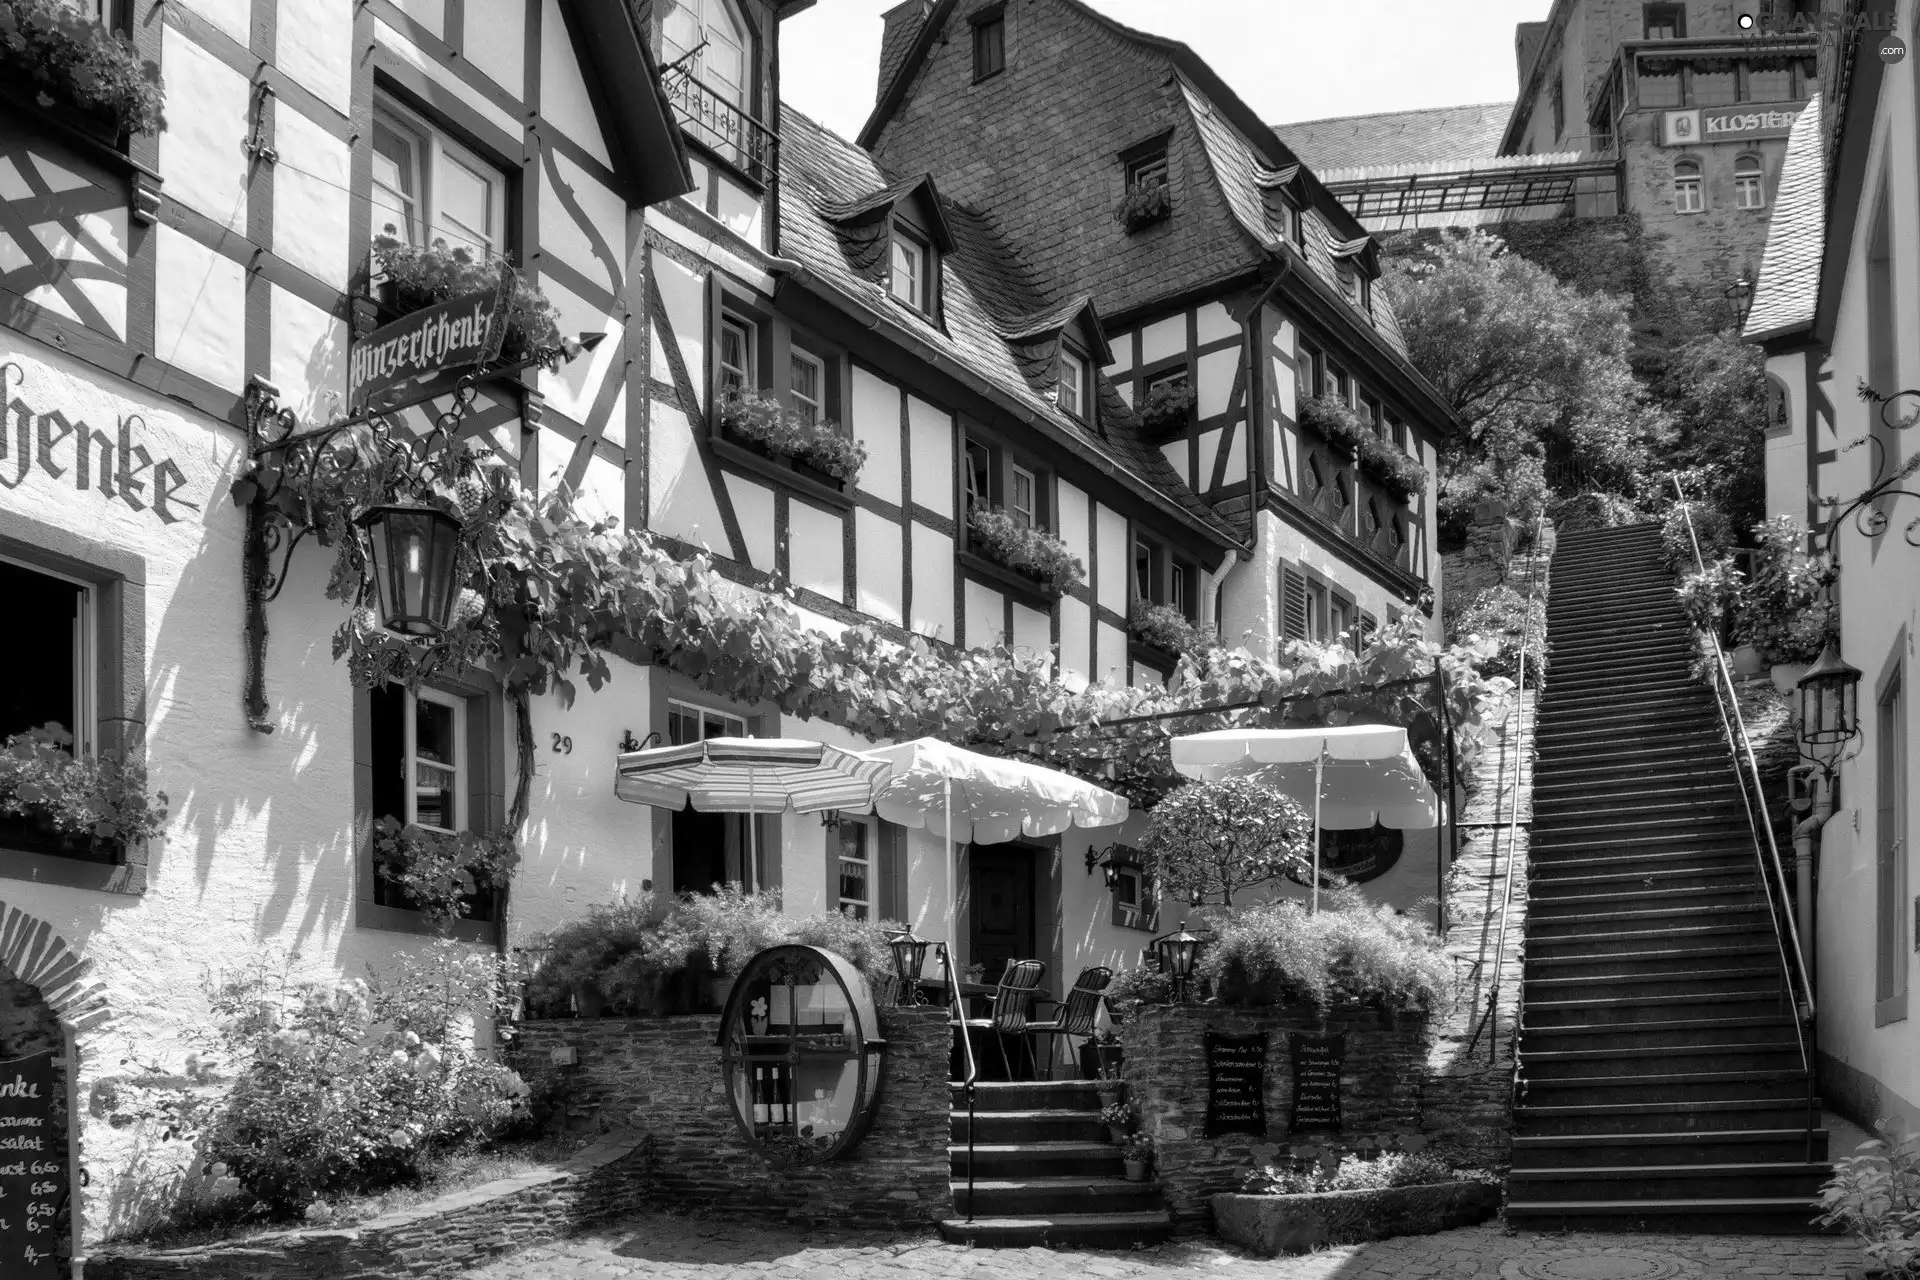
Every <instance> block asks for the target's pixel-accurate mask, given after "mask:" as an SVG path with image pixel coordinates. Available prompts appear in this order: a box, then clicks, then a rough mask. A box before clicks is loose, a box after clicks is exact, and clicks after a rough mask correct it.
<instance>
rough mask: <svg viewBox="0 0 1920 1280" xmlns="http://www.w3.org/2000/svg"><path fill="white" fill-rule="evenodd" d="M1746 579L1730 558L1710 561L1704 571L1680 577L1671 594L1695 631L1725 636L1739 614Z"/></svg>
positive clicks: (1695, 571)
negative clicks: (1678, 600) (1676, 599)
mask: <svg viewBox="0 0 1920 1280" xmlns="http://www.w3.org/2000/svg"><path fill="white" fill-rule="evenodd" d="M1746 590H1747V584H1746V579H1744V578H1742V577H1741V576H1740V570H1739V569H1738V568H1736V567H1735V566H1734V563H1733V557H1731V556H1722V557H1720V558H1719V559H1718V560H1713V561H1709V562H1708V564H1707V567H1706V568H1704V569H1695V570H1693V571H1692V572H1690V573H1685V574H1682V575H1681V577H1680V585H1679V586H1677V587H1675V588H1674V594H1675V595H1676V596H1678V597H1679V598H1680V612H1681V613H1683V614H1685V615H1686V618H1687V621H1688V622H1689V623H1691V624H1692V625H1693V626H1694V628H1695V629H1696V630H1700V631H1711V632H1713V634H1715V635H1717V636H1724V635H1725V634H1726V632H1727V624H1728V623H1729V622H1731V621H1732V620H1733V617H1734V615H1736V614H1738V613H1739V612H1740V602H1741V600H1742V598H1743V597H1744V596H1745V595H1746Z"/></svg>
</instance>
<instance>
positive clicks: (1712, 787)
mask: <svg viewBox="0 0 1920 1280" xmlns="http://www.w3.org/2000/svg"><path fill="white" fill-rule="evenodd" d="M1626 787H1631V788H1632V789H1633V790H1632V794H1634V795H1636V796H1638V797H1640V798H1641V799H1642V800H1644V801H1646V802H1647V803H1649V804H1672V803H1676V802H1681V801H1696V800H1700V799H1703V798H1704V799H1712V798H1714V797H1715V796H1719V795H1722V794H1726V793H1728V792H1733V793H1734V794H1736V795H1737V794H1738V787H1737V785H1736V779H1735V777H1734V775H1733V773H1732V771H1731V770H1730V769H1727V768H1698V769H1692V770H1678V769H1675V770H1669V771H1667V772H1666V773H1664V774H1661V773H1649V772H1648V771H1647V770H1644V769H1636V770H1634V771H1633V776H1632V777H1630V778H1622V777H1620V776H1619V774H1618V773H1617V772H1616V773H1614V774H1613V775H1611V776H1609V775H1608V774H1605V773H1601V772H1599V771H1597V770H1596V771H1594V772H1593V773H1592V774H1590V775H1589V776H1586V777H1580V778H1564V777H1563V776H1562V775H1561V772H1560V771H1558V770H1556V771H1555V774H1554V777H1553V779H1552V780H1551V781H1548V780H1546V779H1542V780H1540V781H1537V782H1535V783H1534V787H1533V804H1534V807H1535V808H1536V809H1537V808H1539V807H1541V806H1542V805H1546V806H1554V805H1562V804H1571V803H1574V802H1576V801H1580V800H1585V799H1588V798H1590V797H1594V796H1619V795H1621V794H1623V788H1626Z"/></svg>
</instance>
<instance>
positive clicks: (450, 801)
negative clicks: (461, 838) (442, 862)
mask: <svg viewBox="0 0 1920 1280" xmlns="http://www.w3.org/2000/svg"><path fill="white" fill-rule="evenodd" d="M405 696H406V699H407V701H408V703H409V704H410V707H411V713H410V714H409V715H408V716H407V718H406V725H407V751H406V768H407V791H406V795H407V821H408V822H415V823H418V824H419V825H421V826H423V827H431V828H433V829H434V830H436V831H458V830H460V829H461V826H460V819H461V804H460V793H461V791H462V790H463V784H464V782H465V777H466V761H465V759H464V758H463V757H464V755H465V753H464V752H463V751H462V750H461V746H460V744H461V742H462V740H463V739H464V736H465V728H466V725H465V720H466V708H465V707H464V706H463V705H462V704H461V703H460V702H459V701H458V700H456V699H454V698H452V697H449V696H448V695H446V694H444V693H437V692H435V691H433V690H431V689H422V690H421V691H420V692H419V693H418V694H411V693H410V694H407V695H405Z"/></svg>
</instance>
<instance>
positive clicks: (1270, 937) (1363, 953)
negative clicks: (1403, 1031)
mask: <svg viewBox="0 0 1920 1280" xmlns="http://www.w3.org/2000/svg"><path fill="white" fill-rule="evenodd" d="M1320 901H1321V906H1320V910H1319V911H1318V912H1317V913H1315V914H1312V915H1309V914H1308V913H1307V908H1306V906H1305V905H1304V904H1302V903H1299V902H1294V901H1282V902H1269V903H1261V904H1259V905H1257V906H1253V907H1249V908H1246V909H1245V910H1242V911H1236V912H1234V913H1233V914H1232V915H1231V916H1230V917H1227V918H1224V919H1222V920H1221V921H1220V922H1219V923H1218V925H1217V926H1216V928H1215V932H1214V940H1213V943H1212V944H1211V945H1210V946H1208V947H1207V949H1206V950H1205V951H1203V952H1201V954H1200V964H1199V966H1198V971H1199V973H1200V975H1201V976H1202V977H1204V978H1206V979H1207V980H1208V981H1209V982H1211V983H1212V984H1213V987H1214V989H1215V990H1216V991H1217V992H1218V993H1219V998H1220V1001H1221V1003H1223V1004H1250V1005H1266V1004H1283V1003H1288V1002H1291V1001H1297V1000H1298V1001H1307V1002H1310V1003H1312V1004H1316V1005H1319V1006H1321V1007H1322V1008H1325V1007H1327V1006H1329V1005H1334V1004H1344V1003H1354V1002H1365V1003H1375V1004H1383V1005H1386V1006H1389V1007H1394V1006H1419V1005H1426V1006H1431V1005H1433V1004H1434V1003H1436V1002H1437V1001H1438V1000H1439V999H1440V997H1441V996H1442V995H1443V994H1444V993H1445V992H1446V990H1447V984H1448V979H1449V970H1448V968H1447V963H1446V955H1445V953H1444V952H1443V951H1442V950H1441V947H1440V942H1439V939H1438V938H1436V937H1435V936H1434V933H1433V930H1432V928H1431V927H1430V926H1428V925H1427V924H1425V923H1424V922H1423V921H1420V920H1417V919H1415V918H1413V917H1411V916H1402V915H1399V914H1397V913H1395V912H1394V910H1393V908H1391V907H1388V906H1384V905H1382V906H1375V905H1371V904H1369V903H1368V902H1367V901H1366V900H1365V898H1363V897H1362V896H1361V895H1360V894H1359V893H1358V892H1357V891H1355V890H1352V889H1335V890H1333V891H1331V892H1328V891H1323V892H1322V894H1321V900H1320Z"/></svg>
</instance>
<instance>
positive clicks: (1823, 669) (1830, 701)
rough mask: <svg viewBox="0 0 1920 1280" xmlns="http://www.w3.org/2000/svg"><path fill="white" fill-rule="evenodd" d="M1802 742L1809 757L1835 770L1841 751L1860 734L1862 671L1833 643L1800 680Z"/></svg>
mask: <svg viewBox="0 0 1920 1280" xmlns="http://www.w3.org/2000/svg"><path fill="white" fill-rule="evenodd" d="M1799 689H1800V741H1801V742H1802V743H1804V744H1805V745H1806V749H1807V754H1808V755H1809V756H1811V757H1813V759H1814V760H1816V761H1818V762H1819V763H1820V764H1822V765H1824V766H1826V767H1827V768H1832V767H1833V764H1834V761H1835V758H1836V757H1837V756H1838V755H1839V754H1840V748H1841V747H1843V746H1845V745H1846V743H1847V742H1848V741H1849V740H1851V739H1853V738H1855V737H1857V736H1858V735H1859V733H1860V671H1859V668H1857V667H1854V666H1852V665H1851V664H1849V663H1848V662H1847V661H1846V659H1844V658H1842V657H1841V656H1840V651H1839V649H1837V648H1835V647H1834V643H1833V641H1831V640H1829V641H1827V647H1826V648H1824V649H1822V650H1821V651H1820V657H1819V660H1818V661H1816V662H1815V663H1814V664H1813V665H1812V666H1811V667H1808V668H1807V673H1806V674H1805V675H1803V676H1801V677H1800V680H1799Z"/></svg>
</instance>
